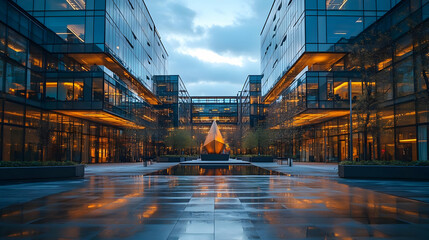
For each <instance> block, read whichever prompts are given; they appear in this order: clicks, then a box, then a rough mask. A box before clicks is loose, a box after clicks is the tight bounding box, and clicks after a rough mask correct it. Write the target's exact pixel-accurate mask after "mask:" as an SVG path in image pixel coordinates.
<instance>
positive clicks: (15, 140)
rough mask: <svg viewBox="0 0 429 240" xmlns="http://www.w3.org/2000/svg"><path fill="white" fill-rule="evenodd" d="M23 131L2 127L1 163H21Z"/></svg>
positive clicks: (11, 127) (19, 128) (20, 128)
mask: <svg viewBox="0 0 429 240" xmlns="http://www.w3.org/2000/svg"><path fill="white" fill-rule="evenodd" d="M23 143H24V130H23V128H22V127H13V126H6V125H5V126H4V128H3V159H2V160H3V161H22V160H23V155H22V150H23V149H22V147H23V145H22V144H23Z"/></svg>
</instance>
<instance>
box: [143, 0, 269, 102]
mask: <svg viewBox="0 0 429 240" xmlns="http://www.w3.org/2000/svg"><path fill="white" fill-rule="evenodd" d="M145 2H146V5H147V7H148V9H149V12H150V13H151V15H152V18H153V19H154V21H155V25H156V26H157V28H158V31H159V33H160V35H161V38H162V41H163V43H164V45H165V47H166V49H167V52H168V53H169V74H179V75H180V76H181V77H182V79H183V81H184V82H185V85H186V87H187V89H188V91H189V93H190V94H191V96H207V95H224V96H230V95H236V94H237V92H238V91H239V90H241V88H242V86H243V84H244V81H245V80H246V77H247V75H249V74H259V73H260V63H259V61H260V57H259V56H260V53H259V49H260V38H259V34H260V32H261V29H262V27H263V25H264V22H265V19H266V16H267V15H268V12H269V10H270V8H271V5H272V2H273V1H272V0H146V1H145Z"/></svg>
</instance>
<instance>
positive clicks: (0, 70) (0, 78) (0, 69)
mask: <svg viewBox="0 0 429 240" xmlns="http://www.w3.org/2000/svg"><path fill="white" fill-rule="evenodd" d="M3 69H4V62H3V60H2V59H1V58H0V92H3V79H4V72H3ZM0 118H1V117H0Z"/></svg>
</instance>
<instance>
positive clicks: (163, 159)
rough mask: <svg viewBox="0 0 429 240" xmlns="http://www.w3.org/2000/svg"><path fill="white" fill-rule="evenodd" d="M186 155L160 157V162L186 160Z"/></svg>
mask: <svg viewBox="0 0 429 240" xmlns="http://www.w3.org/2000/svg"><path fill="white" fill-rule="evenodd" d="M184 161H185V158H184V157H158V162H184Z"/></svg>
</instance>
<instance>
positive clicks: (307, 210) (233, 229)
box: [0, 176, 429, 240]
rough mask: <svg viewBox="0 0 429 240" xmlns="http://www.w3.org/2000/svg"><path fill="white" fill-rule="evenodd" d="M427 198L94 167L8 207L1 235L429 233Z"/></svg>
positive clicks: (0, 220)
mask: <svg viewBox="0 0 429 240" xmlns="http://www.w3.org/2000/svg"><path fill="white" fill-rule="evenodd" d="M428 236H429V205H428V204H425V203H421V202H418V201H412V200H407V199H404V198H398V197H393V196H390V195H385V194H381V193H377V192H373V191H368V190H363V189H361V188H352V187H349V186H347V185H343V184H338V183H334V182H331V181H329V180H323V179H311V178H294V177H286V176H217V177H207V176H180V177H174V176H173V177H171V176H145V177H143V176H133V177H127V176H117V177H113V176H92V177H90V178H89V179H88V180H87V181H86V182H85V187H82V188H78V189H75V190H72V191H68V192H63V193H59V194H54V195H50V196H48V197H43V198H40V199H36V200H33V201H30V202H28V203H25V204H20V205H14V206H10V207H8V208H4V209H2V210H0V238H6V237H9V238H20V239H22V238H23V239H59V238H62V239H100V238H104V239H148V240H156V239H197V240H204V239H267V240H274V239H302V238H309V239H351V238H349V237H352V238H353V239H368V238H374V239H382V238H389V239H391V238H395V239H428Z"/></svg>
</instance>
